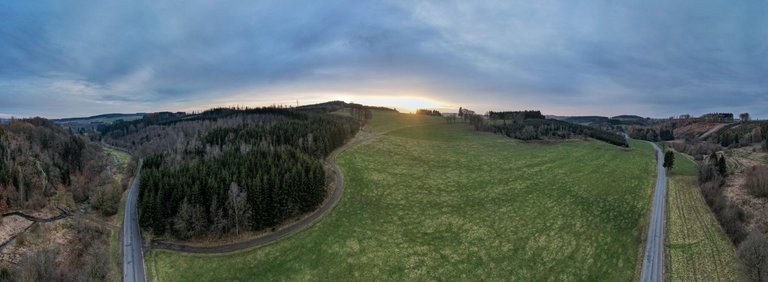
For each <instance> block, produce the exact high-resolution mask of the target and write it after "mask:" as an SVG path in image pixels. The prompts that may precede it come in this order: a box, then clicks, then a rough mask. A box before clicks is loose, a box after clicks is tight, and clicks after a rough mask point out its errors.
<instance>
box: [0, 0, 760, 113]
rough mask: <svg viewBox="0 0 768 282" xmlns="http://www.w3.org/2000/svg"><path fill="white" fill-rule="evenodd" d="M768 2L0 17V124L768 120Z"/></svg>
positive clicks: (74, 5)
mask: <svg viewBox="0 0 768 282" xmlns="http://www.w3.org/2000/svg"><path fill="white" fill-rule="evenodd" d="M765 15H768V2H766V1H757V0H744V1H732V0H729V1H707V0H696V1H669V0H642V1H607V0H606V1H601V0H584V1H565V0H563V1H549V0H536V1H516V0H501V1H335V0H325V1H291V0H280V1H190V0H184V1H181V0H170V1H144V0H135V1H110V0H105V1H58V0H49V1H45V0H40V1H2V2H0V117H2V116H9V115H13V116H17V117H27V116H45V117H71V116H87V115H95V114H101V113H113V112H123V113H131V112H153V111H163V110H171V111H177V110H186V111H191V110H202V109H207V108H210V107H214V106H233V105H240V106H264V105H271V104H283V105H295V104H297V103H298V104H309V103H317V102H324V101H329V100H343V101H347V102H357V103H366V104H373V105H381V106H393V107H397V108H398V109H400V110H401V111H406V112H408V111H413V110H414V109H416V108H436V109H440V110H444V111H453V112H455V111H456V110H457V109H458V107H460V106H463V107H465V108H470V109H473V110H475V111H477V112H484V111H487V110H523V109H539V110H542V111H543V112H544V113H545V114H553V115H608V116H611V115H619V114H638V115H642V116H652V117H669V116H674V115H680V114H685V113H690V114H693V115H699V114H703V113H707V112H715V111H719V112H734V113H739V112H750V113H751V114H752V115H753V116H757V117H762V118H768V17H766V16H765Z"/></svg>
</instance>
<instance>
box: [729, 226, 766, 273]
mask: <svg viewBox="0 0 768 282" xmlns="http://www.w3.org/2000/svg"><path fill="white" fill-rule="evenodd" d="M736 255H737V256H738V257H739V261H741V264H742V266H743V267H744V269H745V270H746V273H747V276H748V278H749V279H750V280H752V281H768V237H766V236H765V234H761V233H758V232H753V233H751V234H749V236H747V239H746V240H744V242H742V243H741V245H739V249H738V250H737V251H736Z"/></svg>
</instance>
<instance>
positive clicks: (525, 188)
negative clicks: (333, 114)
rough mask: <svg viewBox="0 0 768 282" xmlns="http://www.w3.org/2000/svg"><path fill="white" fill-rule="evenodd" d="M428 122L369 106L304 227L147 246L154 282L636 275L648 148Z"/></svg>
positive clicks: (649, 174)
mask: <svg viewBox="0 0 768 282" xmlns="http://www.w3.org/2000/svg"><path fill="white" fill-rule="evenodd" d="M438 121H440V120H439V119H434V118H419V119H415V118H414V116H404V115H398V114H391V115H389V116H384V117H382V115H381V114H380V113H378V112H377V113H375V116H374V119H373V120H372V121H371V122H370V123H369V126H370V129H371V130H373V131H376V132H385V131H388V130H391V129H395V128H398V127H403V126H404V124H421V123H432V125H428V126H420V127H411V128H403V129H400V130H395V131H392V132H390V133H388V134H386V135H383V136H380V137H377V138H374V139H371V140H368V141H366V142H364V143H362V144H359V145H357V146H354V147H352V148H351V149H349V150H348V151H346V152H344V153H342V154H341V155H340V156H339V158H338V163H339V165H340V167H341V169H342V170H343V172H344V180H345V191H344V196H343V198H342V199H341V201H340V203H339V205H338V206H337V207H336V209H335V210H333V211H332V212H331V213H330V214H329V215H327V217H326V218H324V219H323V220H321V221H320V222H318V223H317V224H316V225H314V226H313V227H312V228H310V229H307V230H304V231H302V232H300V233H298V234H295V235H293V236H291V237H289V238H286V239H284V240H281V241H278V242H276V243H273V244H271V245H267V246H264V247H261V248H256V249H252V250H247V251H242V252H237V253H231V254H224V255H188V254H180V253H176V252H171V251H164V250H154V251H151V252H150V254H149V255H148V256H147V261H146V265H147V268H151V269H153V270H154V273H153V275H155V276H154V277H153V278H154V279H156V280H161V281H171V280H173V281H200V280H204V281H205V280H240V281H244V280H253V279H255V278H258V279H260V280H266V281H274V280H342V281H343V280H395V281H400V280H456V279H463V280H469V279H471V280H508V279H517V280H523V281H540V280H558V281H559V280H606V281H628V280H632V279H633V278H634V274H635V269H636V265H637V263H638V257H640V255H639V253H638V252H639V250H640V245H641V244H642V239H641V237H642V236H641V233H642V231H641V230H642V225H643V222H645V221H646V219H647V215H648V205H649V203H648V199H649V197H650V190H651V185H652V181H653V180H654V179H655V170H654V168H655V161H654V153H653V151H652V149H651V148H650V146H649V145H647V144H645V143H639V142H634V143H632V148H631V149H623V148H620V147H616V146H612V145H608V144H605V143H602V142H597V141H575V140H574V141H566V142H560V143H557V144H548V145H544V144H535V143H523V142H519V141H515V140H512V139H509V138H505V137H501V136H497V135H492V134H488V133H476V132H473V131H470V130H467V126H466V125H465V124H456V125H447V124H444V122H443V123H440V122H438Z"/></svg>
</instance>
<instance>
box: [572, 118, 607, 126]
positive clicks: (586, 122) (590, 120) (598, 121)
mask: <svg viewBox="0 0 768 282" xmlns="http://www.w3.org/2000/svg"><path fill="white" fill-rule="evenodd" d="M609 120H610V119H609V118H607V117H603V116H576V117H567V118H565V119H563V121H567V122H570V123H576V124H582V125H593V124H601V123H608V121H609Z"/></svg>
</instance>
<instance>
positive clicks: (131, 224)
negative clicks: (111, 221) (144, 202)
mask: <svg viewBox="0 0 768 282" xmlns="http://www.w3.org/2000/svg"><path fill="white" fill-rule="evenodd" d="M143 163H144V160H139V166H138V168H137V169H136V176H135V177H134V178H133V181H132V182H131V190H130V191H128V200H127V201H125V215H124V216H125V217H124V218H123V281H126V282H128V281H141V282H144V281H146V277H145V276H144V253H143V252H142V249H141V247H142V244H141V233H140V232H139V214H138V212H137V210H136V201H137V200H138V199H137V198H138V197H139V180H140V179H141V166H142V164H143Z"/></svg>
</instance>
